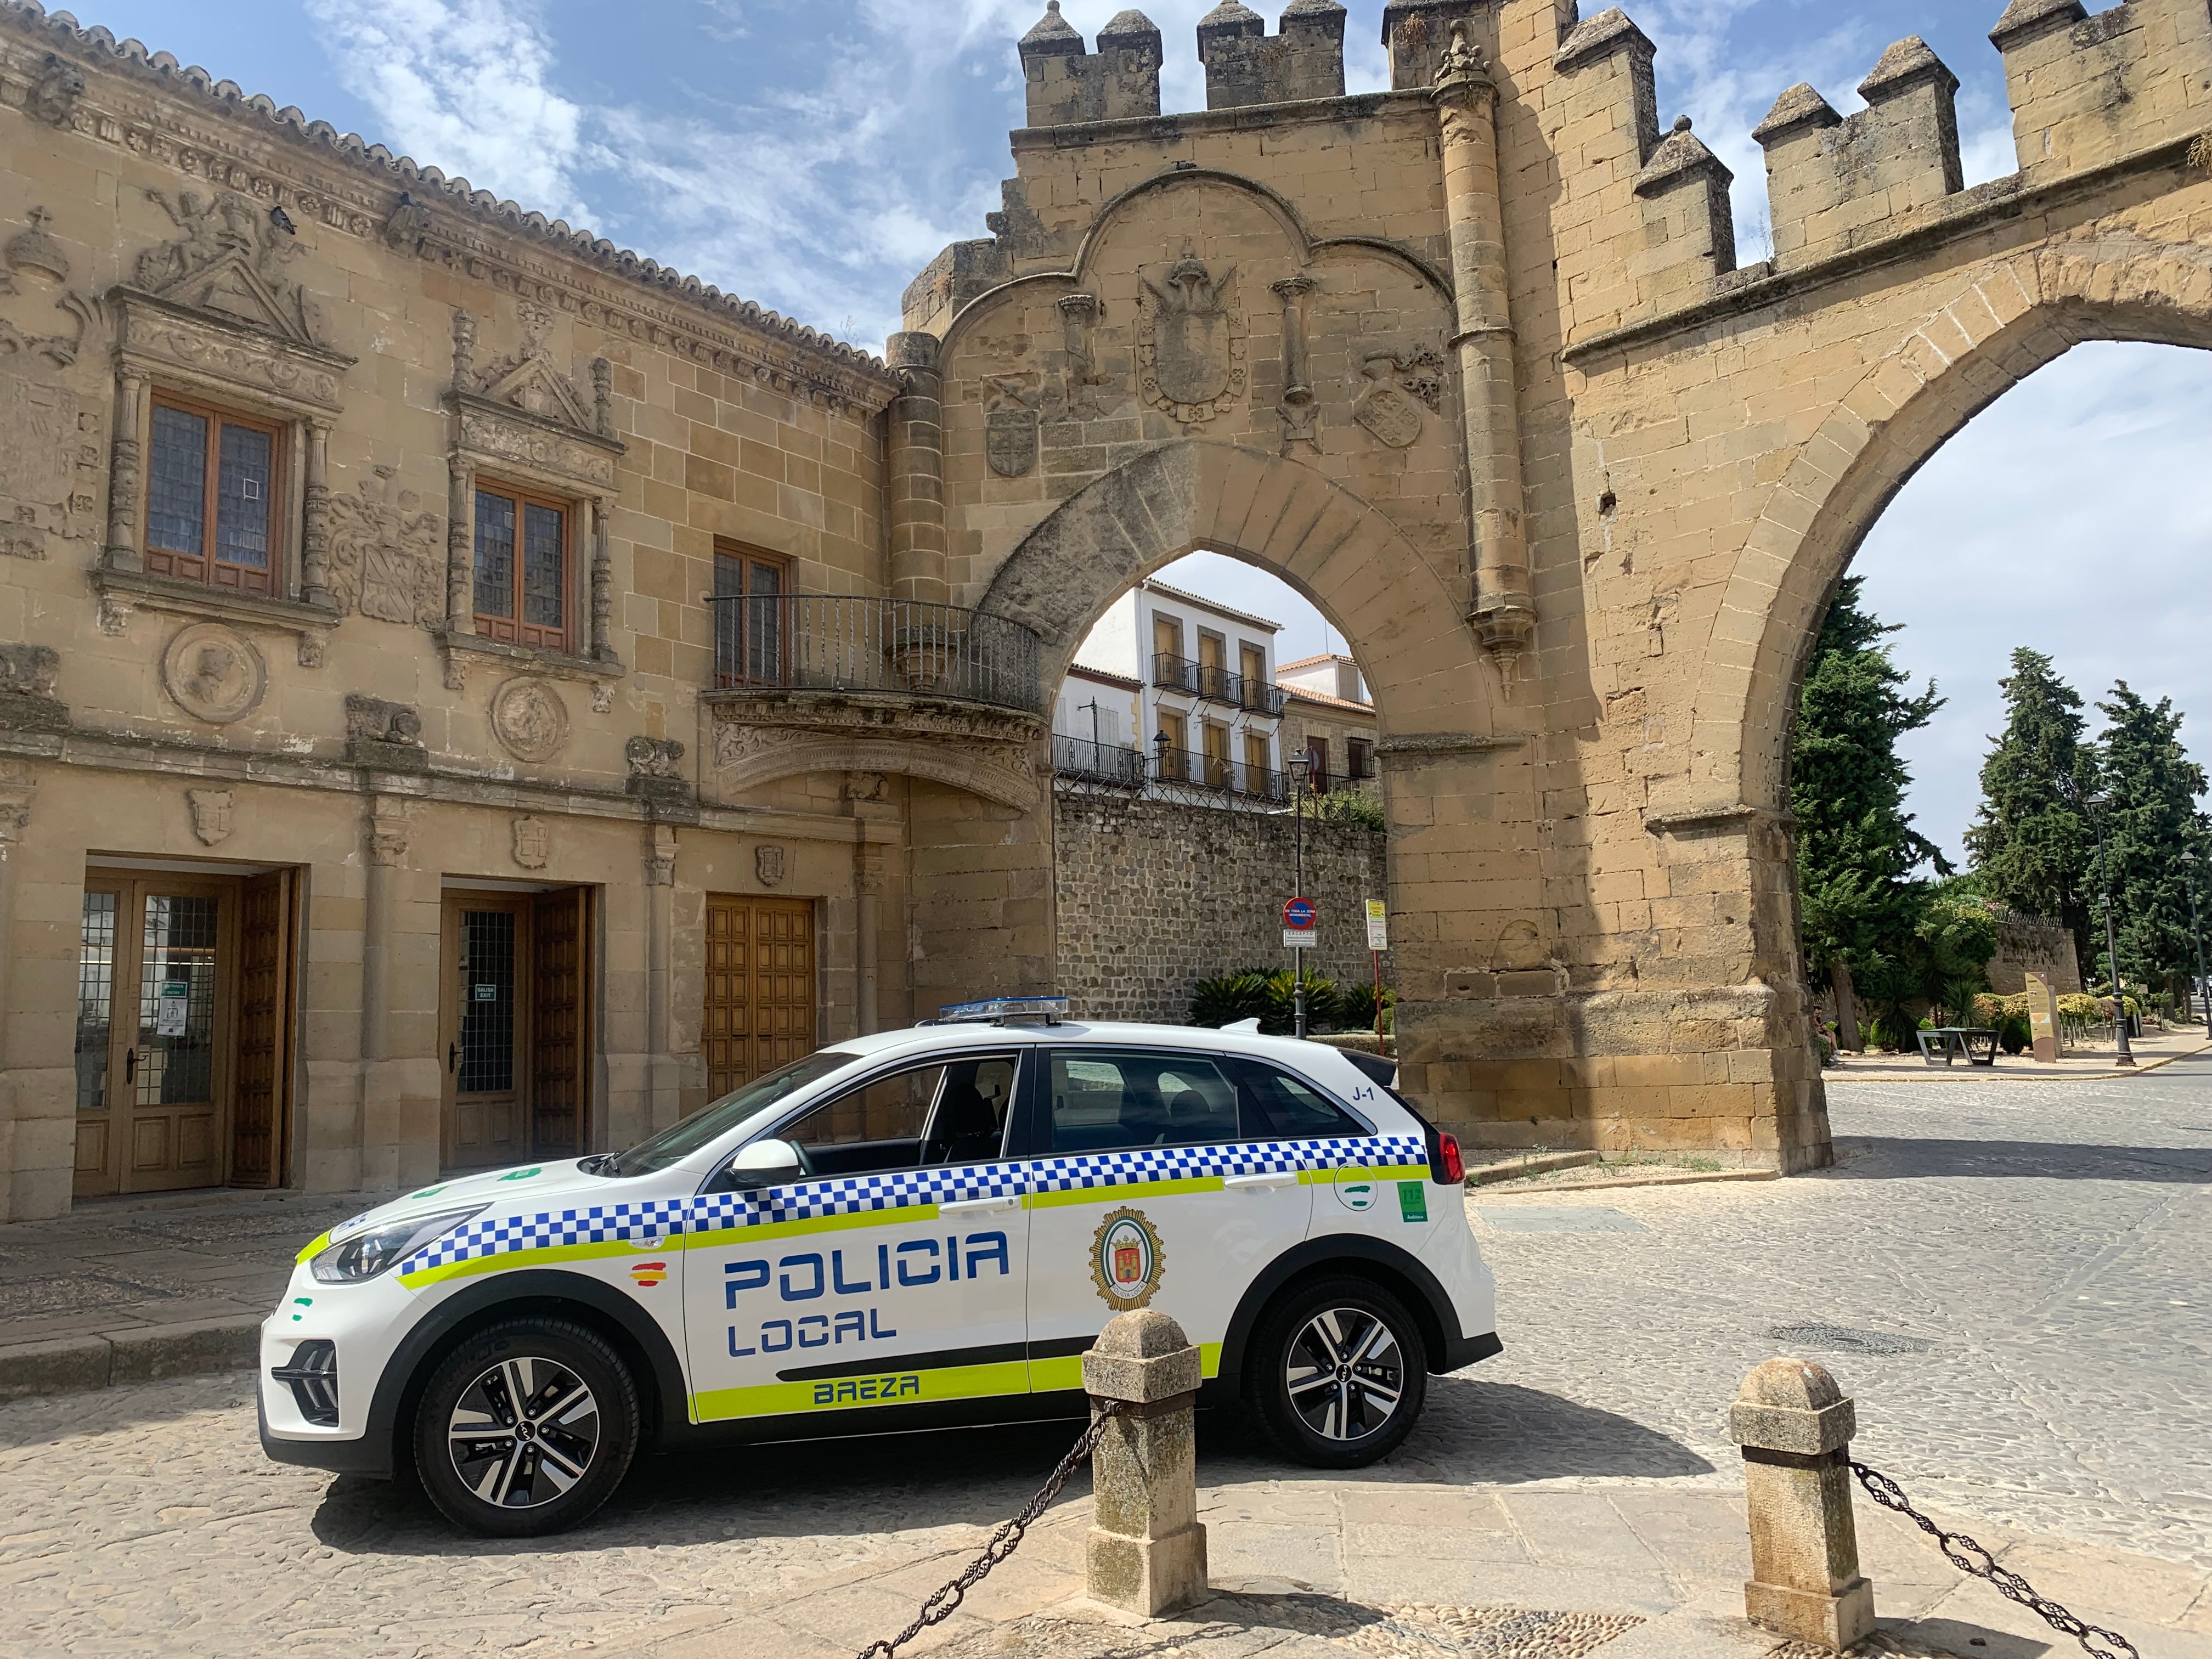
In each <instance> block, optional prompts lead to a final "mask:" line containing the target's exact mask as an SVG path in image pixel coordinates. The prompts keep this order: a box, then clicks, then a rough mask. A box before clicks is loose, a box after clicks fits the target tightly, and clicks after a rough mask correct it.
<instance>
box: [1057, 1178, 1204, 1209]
mask: <svg viewBox="0 0 2212 1659" xmlns="http://www.w3.org/2000/svg"><path fill="white" fill-rule="evenodd" d="M1221 1190H1222V1187H1221V1177H1220V1176H1191V1177H1190V1178H1189V1179H1188V1180H1185V1181H1133V1182H1129V1183H1128V1184H1127V1186H1121V1187H1069V1188H1057V1189H1054V1190H1051V1191H1047V1192H1041V1193H1031V1194H1030V1195H1029V1196H1028V1197H1027V1198H1024V1200H1022V1207H1023V1208H1024V1209H1025V1210H1059V1209H1066V1208H1069V1207H1071V1206H1076V1205H1081V1204H1120V1203H1123V1202H1125V1201H1127V1200H1129V1199H1133V1198H1169V1197H1172V1196H1174V1195H1175V1194H1177V1193H1218V1192H1219V1191H1221Z"/></svg>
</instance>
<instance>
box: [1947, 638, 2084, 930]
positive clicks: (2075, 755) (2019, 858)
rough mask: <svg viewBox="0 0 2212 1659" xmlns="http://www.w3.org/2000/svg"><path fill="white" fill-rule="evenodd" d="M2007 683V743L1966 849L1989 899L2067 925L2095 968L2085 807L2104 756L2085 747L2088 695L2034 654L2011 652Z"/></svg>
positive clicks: (1994, 763)
mask: <svg viewBox="0 0 2212 1659" xmlns="http://www.w3.org/2000/svg"><path fill="white" fill-rule="evenodd" d="M2000 684H2001V687H2002V690H2003V692H2004V699H2005V707H2006V709H2007V711H2008V713H2007V716H2006V720H2005V729H2004V735H2003V736H2002V737H2000V738H1993V739H1991V743H1992V745H1993V746H1992V747H1991V749H1990V755H1989V758H1988V759H1987V760H1986V761H1984V763H1983V764H1982V804H1981V807H1980V810H1979V811H1978V813H1977V814H1976V819H1975V823H1974V824H1973V826H1972V828H1971V829H1968V830H1967V831H1966V850H1967V852H1968V853H1969V854H1971V855H1972V860H1973V866H1974V873H1975V875H1976V876H1977V877H1978V878H1979V879H1980V882H1981V884H1982V890H1984V892H1986V893H1987V894H1988V895H1989V896H1990V897H1991V898H1993V899H1995V900H1996V901H1997V902H1999V903H2001V904H2005V905H2008V906H2010V907H2011V908H2013V909H2015V910H2018V911H2021V912H2022V913H2023V914H2025V915H2035V916H2053V917H2056V918H2057V919H2058V920H2059V921H2063V922H2064V923H2065V924H2066V926H2067V927H2069V929H2071V930H2072V932H2073V934H2074V939H2075V951H2076V953H2077V954H2078V955H2080V956H2081V957H2082V959H2083V960H2084V961H2085V962H2086V961H2087V959H2088V957H2089V955H2090V950H2091V947H2090V945H2089V939H2090V915H2089V888H2090V866H2091V863H2092V861H2093V859H2094V858H2095V856H2096V850H2097V837H2096V831H2095V829H2094V827H2093V825H2092V824H2091V823H2090V822H2089V820H2088V817H2087V811H2088V809H2087V805H2086V803H2087V800H2088V799H2089V797H2090V796H2091V795H2092V794H2093V793H2095V790H2096V781H2097V757H2096V751H2095V750H2094V749H2093V747H2092V746H2091V745H2090V744H2088V743H2087V741H2085V739H2084V733H2085V732H2086V731H2087V726H2088V722H2087V719H2086V718H2085V717H2084V716H2083V714H2081V695H2080V694H2079V693H2078V692H2076V691H2075V690H2074V688H2073V687H2072V686H2070V685H2069V684H2066V683H2065V681H2063V680H2062V679H2060V678H2058V676H2057V674H2056V673H2055V672H2054V671H2053V670H2052V665H2051V659H2050V658H2049V657H2046V656H2045V655H2043V654H2042V653H2040V652H2037V651H2030V650H2027V649H2026V648H2022V649H2021V650H2017V651H2015V652H2014V653H2012V675H2011V677H2010V678H2008V679H2006V680H2003V681H2002V682H2000Z"/></svg>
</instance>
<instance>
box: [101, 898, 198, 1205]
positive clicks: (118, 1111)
mask: <svg viewBox="0 0 2212 1659" xmlns="http://www.w3.org/2000/svg"><path fill="white" fill-rule="evenodd" d="M236 898H237V894H236V884H235V883H233V882H224V881H193V880H189V879H187V880H178V879H175V878H163V879H158V880H119V879H118V880H116V881H114V882H112V883H110V884H97V883H95V884H88V886H87V888H86V890H85V895H84V904H83V910H82V918H81V921H80V941H81V950H80V955H79V959H78V969H77V1027H76V1096H77V1138H76V1183H75V1185H76V1195H77V1196H79V1197H81V1198H90V1197H98V1196H100V1195H103V1194H108V1193H118V1192H121V1193H146V1192H162V1191H167V1190H169V1189H172V1188H182V1187H211V1186H218V1185H220V1184H222V1182H223V1180H224V1179H225V1170H224V1167H223V1166H224V1157H223V1148H224V1146H225V1141H226V1136H225V1133H224V1130H225V1127H226V1124H227V1121H228V1111H229V1104H230V1098H229V1097H230V1091H231V1087H232V1082H233V1079H232V1076H231V1073H232V1072H233V1070H234V1066H233V1064H232V1061H233V1048H234V1044H233V1042H232V1041H231V1039H232V1037H233V1036H234V1031H233V1029H232V1027H233V1021H234V1008H233V1006H232V1005H233V1002H234V995H233V992H234V985H233V977H234V975H233V963H234V957H235V954H236V952H235V944H236V939H235V934H236V928H237V915H236V911H237V904H236Z"/></svg>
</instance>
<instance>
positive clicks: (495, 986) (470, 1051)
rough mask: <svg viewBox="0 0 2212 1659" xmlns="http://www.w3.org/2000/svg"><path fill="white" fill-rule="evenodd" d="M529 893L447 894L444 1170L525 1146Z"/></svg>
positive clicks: (506, 1155)
mask: <svg viewBox="0 0 2212 1659" xmlns="http://www.w3.org/2000/svg"><path fill="white" fill-rule="evenodd" d="M532 908H533V902H532V900H531V899H529V898H527V897H511V896H507V895H506V894H499V893H456V894H449V895H448V896H447V899H446V906H445V927H444V929H443V939H442V940H441V946H442V948H441V957H442V958H443V968H444V972H443V979H444V983H445V992H444V994H443V995H442V996H441V999H440V1002H441V1014H442V1022H441V1023H442V1024H443V1025H444V1028H445V1029H444V1032H443V1035H444V1038H445V1048H446V1098H445V1112H444V1119H445V1127H444V1141H445V1146H444V1152H443V1158H444V1163H445V1167H446V1168H447V1169H448V1170H482V1169H495V1168H497V1167H498V1166H499V1165H501V1164H519V1163H520V1162H522V1161H523V1160H524V1159H525V1158H528V1157H529V1156H530V1122H529V1118H528V1115H527V1110H526V1107H527V1103H528V1090H527V1086H526V1055H527V1054H528V1053H529V1048H528V1044H529V1041H530V1018H529V1005H528V1003H527V1001H526V1000H525V996H524V992H525V990H526V982H525V976H526V964H527V963H528V962H529V960H530V957H529V951H530V931H531V929H530V922H531V915H532Z"/></svg>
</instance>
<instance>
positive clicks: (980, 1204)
mask: <svg viewBox="0 0 2212 1659" xmlns="http://www.w3.org/2000/svg"><path fill="white" fill-rule="evenodd" d="M1020 1204H1021V1200H1020V1199H1018V1198H1016V1197H1012V1196H1008V1197H1006V1198H963V1199H962V1200H960V1201H959V1202H958V1203H957V1204H940V1205H939V1206H937V1212H938V1214H939V1215H988V1214H989V1213H991V1212H993V1211H994V1210H1012V1209H1015V1208H1018V1206H1020Z"/></svg>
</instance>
